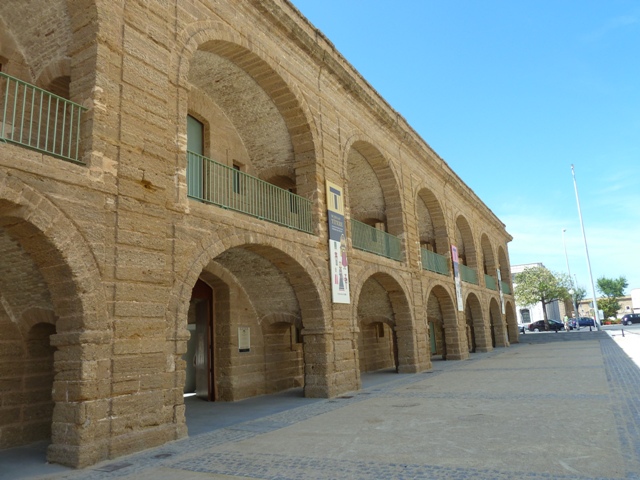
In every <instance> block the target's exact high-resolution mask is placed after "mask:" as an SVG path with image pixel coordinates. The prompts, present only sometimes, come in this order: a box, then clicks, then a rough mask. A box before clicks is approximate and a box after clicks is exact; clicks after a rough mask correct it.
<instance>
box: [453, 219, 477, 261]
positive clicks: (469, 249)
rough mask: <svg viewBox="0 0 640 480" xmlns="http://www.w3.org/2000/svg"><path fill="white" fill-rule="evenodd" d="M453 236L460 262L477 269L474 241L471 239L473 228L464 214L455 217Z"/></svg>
mask: <svg viewBox="0 0 640 480" xmlns="http://www.w3.org/2000/svg"><path fill="white" fill-rule="evenodd" d="M455 238H456V244H457V245H456V246H457V247H458V258H459V260H460V263H461V264H462V265H466V266H467V267H469V268H474V269H477V268H478V258H477V255H476V247H475V241H474V239H473V230H472V229H471V225H469V222H468V221H467V219H466V218H465V217H464V215H458V218H457V219H456V236H455Z"/></svg>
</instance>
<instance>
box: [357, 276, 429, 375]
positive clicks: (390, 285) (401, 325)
mask: <svg viewBox="0 0 640 480" xmlns="http://www.w3.org/2000/svg"><path fill="white" fill-rule="evenodd" d="M352 278H353V277H352ZM358 278H359V279H364V280H362V281H360V282H356V284H355V285H354V284H353V283H352V284H351V292H352V295H353V297H352V298H353V299H357V300H356V301H354V302H353V306H352V312H353V313H352V318H353V319H354V321H358V322H360V319H363V318H367V317H374V318H375V319H378V321H379V322H380V323H383V324H386V325H392V324H393V334H394V338H393V340H394V343H395V346H394V347H393V348H395V349H396V352H397V353H395V356H396V358H395V361H396V365H395V367H396V369H397V371H398V372H400V373H415V372H416V371H418V370H420V369H421V368H424V366H423V365H422V364H420V362H419V360H418V351H417V343H416V342H417V339H416V338H415V329H416V326H415V321H414V318H413V312H412V309H411V304H410V302H409V297H408V295H407V293H406V292H407V291H408V289H407V288H406V286H404V285H403V283H404V282H402V281H401V280H399V279H398V278H397V277H396V275H395V273H394V272H393V271H389V270H388V269H384V268H381V267H378V266H372V267H370V268H369V269H367V270H366V271H364V272H361V274H359V275H358ZM368 283H369V284H370V285H372V284H373V285H374V287H373V288H368V287H367V284H368ZM373 290H375V291H379V292H384V295H385V296H386V297H385V298H382V299H380V298H373V297H372V298H369V299H368V301H367V302H365V301H364V299H363V295H364V296H366V295H367V294H368V292H369V291H373ZM373 300H375V301H376V302H377V303H375V304H374V305H378V304H380V306H381V307H382V308H383V309H384V310H382V312H384V313H381V309H377V311H376V309H375V307H374V308H373V309H372V308H371V306H372V301H373ZM380 302H382V303H380ZM381 318H386V320H384V321H382V320H381ZM369 323H371V322H369Z"/></svg>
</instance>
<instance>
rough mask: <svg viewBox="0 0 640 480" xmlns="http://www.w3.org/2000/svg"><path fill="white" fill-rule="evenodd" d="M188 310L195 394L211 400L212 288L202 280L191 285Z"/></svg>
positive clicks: (212, 381) (212, 380)
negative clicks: (192, 331)
mask: <svg viewBox="0 0 640 480" xmlns="http://www.w3.org/2000/svg"><path fill="white" fill-rule="evenodd" d="M190 310H191V311H192V315H193V317H194V323H195V338H196V345H195V356H194V360H193V362H194V366H195V380H196V382H195V383H196V396H197V397H198V398H201V399H203V400H207V401H209V402H212V401H214V400H215V376H214V371H215V369H214V355H213V345H214V334H213V332H214V328H213V289H212V288H211V287H210V286H209V285H207V284H206V283H205V282H203V281H202V280H199V279H198V281H197V282H196V284H195V286H194V287H193V291H192V292H191V308H190ZM187 361H188V360H187Z"/></svg>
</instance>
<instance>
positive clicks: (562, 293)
mask: <svg viewBox="0 0 640 480" xmlns="http://www.w3.org/2000/svg"><path fill="white" fill-rule="evenodd" d="M514 283H515V284H516V286H515V291H514V295H515V297H516V302H518V303H519V304H520V305H524V306H531V305H535V304H536V303H538V302H540V303H542V312H543V315H544V323H545V325H548V324H549V319H548V318H547V308H546V307H547V304H549V303H551V302H553V301H555V300H565V299H567V298H571V295H569V289H570V288H571V279H570V278H569V277H568V276H567V275H565V274H562V273H552V272H551V271H550V270H548V269H547V268H545V267H529V268H525V269H524V270H523V271H522V272H521V273H517V274H516V275H515V277H514Z"/></svg>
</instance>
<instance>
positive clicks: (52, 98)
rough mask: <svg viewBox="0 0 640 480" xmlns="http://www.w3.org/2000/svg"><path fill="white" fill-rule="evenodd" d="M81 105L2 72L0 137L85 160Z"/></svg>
mask: <svg viewBox="0 0 640 480" xmlns="http://www.w3.org/2000/svg"><path fill="white" fill-rule="evenodd" d="M85 110H86V108H84V107H83V106H81V105H78V104H77V103H73V102H71V101H69V100H66V99H64V98H62V97H59V96H57V95H54V94H53V93H50V92H47V91H46V90H42V89H41V88H38V87H36V86H35V85H31V84H29V83H27V82H23V81H22V80H19V79H17V78H15V77H12V76H10V75H7V74H5V73H2V72H0V112H2V123H0V141H5V142H10V143H15V144H17V145H22V146H23V147H27V148H31V149H33V150H37V151H39V152H44V153H47V154H49V155H54V156H56V157H60V158H63V159H65V160H69V161H72V162H76V163H82V162H81V161H80V160H79V158H80V153H79V152H80V121H81V117H82V112H83V111H85Z"/></svg>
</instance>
